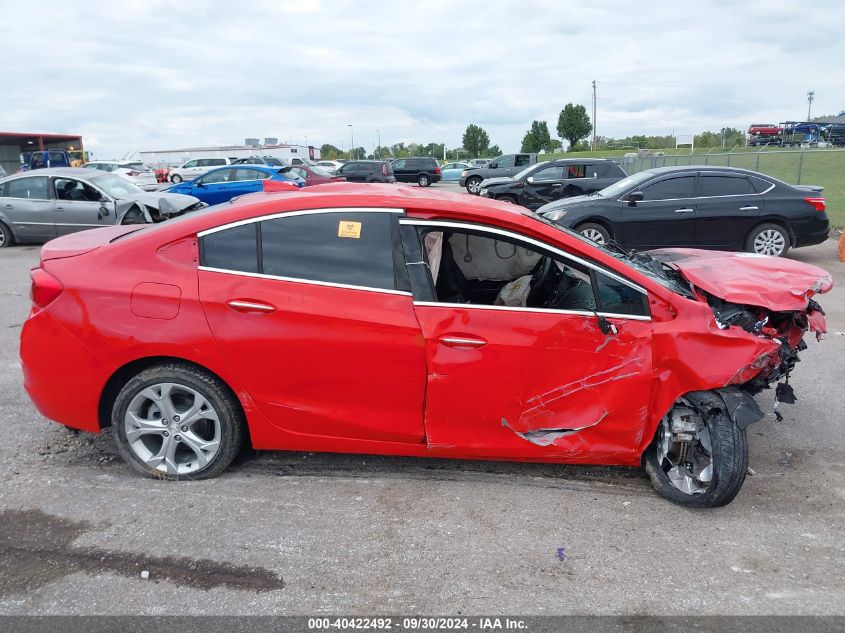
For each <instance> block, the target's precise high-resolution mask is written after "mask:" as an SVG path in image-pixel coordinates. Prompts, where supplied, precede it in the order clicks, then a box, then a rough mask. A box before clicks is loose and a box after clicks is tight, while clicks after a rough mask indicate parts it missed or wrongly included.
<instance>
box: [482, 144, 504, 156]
mask: <svg viewBox="0 0 845 633" xmlns="http://www.w3.org/2000/svg"><path fill="white" fill-rule="evenodd" d="M501 155H502V150H500V149H499V146H498V145H493V146H492V147H488V148H487V151H485V152H482V154H481V156H479V158H496V156H501Z"/></svg>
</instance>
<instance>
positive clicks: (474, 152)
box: [461, 123, 490, 158]
mask: <svg viewBox="0 0 845 633" xmlns="http://www.w3.org/2000/svg"><path fill="white" fill-rule="evenodd" d="M461 142H462V143H463V145H464V147H465V148H466V150H467V152H469V155H470V158H473V157H476V156H481V155H482V152H484V151H485V150H486V149H487V148H488V147H489V146H490V136H489V135H488V134H487V132H485V131H484V129H483V128H480V127H478V126H477V125H475V123H470V124H469V125H468V126H467V129H466V131H465V132H464V137H463V139H462V140H461Z"/></svg>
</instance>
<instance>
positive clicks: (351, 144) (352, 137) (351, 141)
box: [346, 123, 357, 160]
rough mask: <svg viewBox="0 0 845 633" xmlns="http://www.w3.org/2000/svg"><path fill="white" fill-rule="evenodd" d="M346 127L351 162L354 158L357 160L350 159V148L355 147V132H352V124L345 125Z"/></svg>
mask: <svg viewBox="0 0 845 633" xmlns="http://www.w3.org/2000/svg"><path fill="white" fill-rule="evenodd" d="M346 126H347V127H348V128H349V140H350V143H349V158H351V159H352V160H355V158H357V156H356V157H355V158H352V148H354V147H355V132H354V131H353V130H352V124H351V123H347V124H346Z"/></svg>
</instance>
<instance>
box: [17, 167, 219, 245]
mask: <svg viewBox="0 0 845 633" xmlns="http://www.w3.org/2000/svg"><path fill="white" fill-rule="evenodd" d="M205 206H207V205H206V204H205V203H203V202H200V200H199V199H198V198H195V197H193V196H186V195H182V194H178V193H165V192H147V191H142V190H141V189H139V188H138V187H137V186H135V185H134V184H132V183H131V182H129V181H128V180H126V179H125V178H121V177H120V176H115V175H114V174H110V173H107V172H100V171H96V170H92V169H75V168H71V167H61V168H54V169H37V170H34V171H28V172H23V173H18V174H14V175H13V176H7V177H6V178H0V248H2V247H4V246H9V245H10V244H12V243H14V242H20V243H23V242H45V241H47V240H50V239H52V238H54V237H58V236H60V235H65V234H67V233H73V232H75V231H81V230H84V229H90V228H95V227H99V226H110V225H113V224H138V223H150V222H161V221H162V220H166V219H168V218H170V217H173V216H176V215H181V214H182V213H185V212H188V211H194V210H197V209H201V208H203V207H205Z"/></svg>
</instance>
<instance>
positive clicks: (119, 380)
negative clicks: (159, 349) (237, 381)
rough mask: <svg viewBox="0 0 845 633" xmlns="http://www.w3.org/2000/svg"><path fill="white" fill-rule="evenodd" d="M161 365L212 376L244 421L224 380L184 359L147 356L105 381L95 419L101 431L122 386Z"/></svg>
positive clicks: (242, 411)
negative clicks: (134, 377) (186, 368)
mask: <svg viewBox="0 0 845 633" xmlns="http://www.w3.org/2000/svg"><path fill="white" fill-rule="evenodd" d="M163 363H179V364H181V365H185V366H187V367H195V368H197V369H201V370H202V371H204V372H207V373H209V374H211V375H212V376H214V377H215V378H216V379H217V380H219V381H220V384H222V385H223V386H224V387H225V388H226V391H228V392H229V395H230V396H232V398H234V401H235V402H236V403H237V405H238V407H239V408H240V409H241V413H243V414H244V419H245V420H246V412H245V411H244V410H243V405H242V404H241V401H240V398H238V396H237V394H236V393H235V392H234V390H233V389H232V388H231V387H230V386H229V384H228V383H227V382H226V381H225V380H223V379H222V378H221V377H220V376H219V375H217V374H216V373H214V372H213V371H211V370H210V369H208V368H207V367H203V366H202V365H200V364H198V363H193V362H191V361H188V360H185V359H184V358H178V357H176V356H149V357H147V358H139V359H137V360H133V361H132V362H131V363H127V364H125V365H124V366H123V367H121V368H119V369H118V370H117V371H115V372H114V373H113V374H112V375H111V378H109V379H108V380H107V381H106V385H105V387H103V392H102V393H101V394H100V404H99V406H98V407H97V417H98V418H99V422H100V428H101V429H104V428H106V427H108V426H111V410H112V407H113V406H114V401H115V400H116V399H117V394H118V393H120V390H121V389H123V385H125V384H126V383H127V382H129V380H130V379H131V378H132V377H133V376H135V375H136V374H138V373H140V372H142V371H144V370H145V369H147V368H149V367H153V366H155V365H161V364H163ZM246 427H247V436H248V435H249V424H247V425H246Z"/></svg>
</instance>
